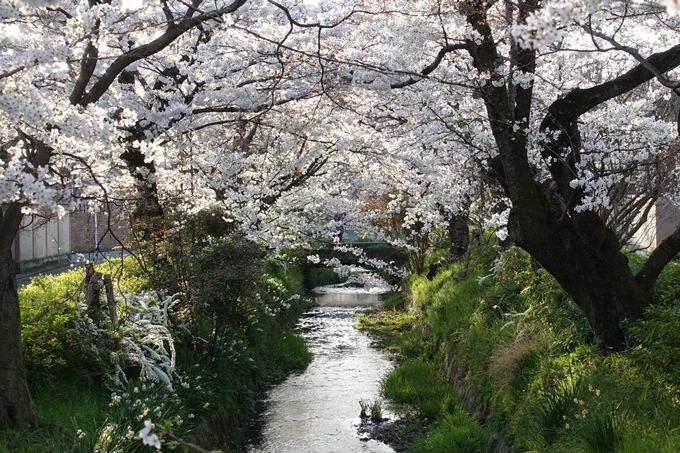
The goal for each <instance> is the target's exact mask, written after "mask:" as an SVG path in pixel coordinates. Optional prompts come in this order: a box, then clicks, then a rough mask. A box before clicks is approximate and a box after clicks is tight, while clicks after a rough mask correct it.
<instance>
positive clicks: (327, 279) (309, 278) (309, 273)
mask: <svg viewBox="0 0 680 453" xmlns="http://www.w3.org/2000/svg"><path fill="white" fill-rule="evenodd" d="M343 281H344V279H343V278H342V277H340V276H339V275H338V274H336V273H335V271H334V270H333V269H328V268H326V267H308V268H306V269H305V287H306V288H307V289H308V290H311V289H314V288H316V287H318V286H327V285H336V284H338V283H342V282H343Z"/></svg>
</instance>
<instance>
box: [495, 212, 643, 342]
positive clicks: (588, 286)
mask: <svg viewBox="0 0 680 453" xmlns="http://www.w3.org/2000/svg"><path fill="white" fill-rule="evenodd" d="M582 215H583V217H592V218H591V219H589V220H590V221H591V222H592V223H591V234H583V233H579V228H578V227H576V226H575V225H574V224H575V223H581V224H583V223H584V220H588V219H583V218H568V219H567V218H563V219H562V220H561V221H560V220H559V218H557V219H553V220H557V221H553V222H550V223H549V224H548V225H547V226H546V227H545V233H546V234H545V235H538V236H536V235H529V234H524V233H523V231H522V230H523V227H522V224H524V225H526V224H527V222H531V220H530V219H524V220H522V219H520V217H521V216H522V215H521V214H518V213H517V211H515V210H513V212H512V214H511V217H510V222H509V225H508V226H509V231H510V234H511V237H512V239H513V240H514V241H515V242H516V243H517V245H519V246H520V247H522V248H524V249H525V250H526V251H527V252H529V254H530V255H531V256H532V257H534V258H535V259H536V260H537V261H538V262H539V263H540V264H541V266H543V267H544V268H545V269H546V270H547V271H548V272H549V273H550V274H551V275H553V276H554V277H555V279H556V280H557V281H558V282H559V284H560V285H561V286H562V288H563V289H564V290H565V291H566V292H567V293H568V294H569V295H570V296H571V297H572V299H573V300H574V302H575V303H576V305H578V307H579V308H580V309H581V311H583V313H584V315H585V317H586V319H587V320H588V323H589V325H590V328H591V330H592V332H593V335H594V337H595V342H596V344H597V345H598V347H599V348H600V350H601V351H603V352H611V351H617V350H620V349H622V348H624V347H625V345H626V337H625V334H624V332H623V330H622V329H621V327H620V325H619V324H620V322H621V321H622V320H624V319H637V318H639V317H641V316H642V315H643V313H644V310H645V308H646V307H647V305H648V304H649V303H650V302H651V299H650V298H649V297H648V295H647V293H646V292H645V291H644V290H643V289H642V288H641V287H640V286H639V285H638V284H637V282H636V281H635V277H634V276H633V274H632V272H631V271H630V268H629V267H628V259H627V258H626V256H625V255H624V254H623V253H621V250H620V245H619V242H618V239H617V238H616V235H615V234H614V232H613V231H611V230H610V229H609V228H607V227H606V226H605V225H604V224H603V223H602V222H601V221H600V220H599V218H597V215H595V214H594V213H590V212H588V213H582ZM595 219H597V221H594V220H595ZM583 227H584V225H581V228H583Z"/></svg>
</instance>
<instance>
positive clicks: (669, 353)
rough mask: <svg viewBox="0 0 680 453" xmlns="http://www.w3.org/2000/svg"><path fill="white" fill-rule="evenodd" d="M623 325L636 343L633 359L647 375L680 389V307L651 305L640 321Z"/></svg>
mask: <svg viewBox="0 0 680 453" xmlns="http://www.w3.org/2000/svg"><path fill="white" fill-rule="evenodd" d="M626 326H627V331H628V334H629V335H630V336H631V337H633V338H634V339H635V340H636V341H637V342H638V345H637V346H636V347H635V348H633V351H632V357H633V358H634V359H635V360H636V361H637V362H638V363H639V364H640V366H641V367H643V368H644V369H646V370H647V371H648V372H651V373H654V374H656V375H659V376H664V377H665V380H666V381H667V382H668V384H670V385H672V386H673V387H675V388H676V389H677V388H680V305H659V304H655V305H650V306H649V307H648V308H647V310H646V311H645V316H644V317H643V318H642V319H639V320H637V321H634V322H629V323H627V324H626Z"/></svg>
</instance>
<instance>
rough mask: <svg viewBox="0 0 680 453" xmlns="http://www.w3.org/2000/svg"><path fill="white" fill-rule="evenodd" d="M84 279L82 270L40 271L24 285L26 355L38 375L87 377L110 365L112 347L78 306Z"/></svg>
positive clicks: (34, 375)
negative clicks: (98, 334)
mask: <svg viewBox="0 0 680 453" xmlns="http://www.w3.org/2000/svg"><path fill="white" fill-rule="evenodd" d="M84 279H85V273H84V272H83V271H82V270H71V271H68V272H64V273H62V274H59V275H57V276H51V275H39V276H37V277H35V278H33V279H32V281H31V283H30V284H28V285H26V286H25V287H24V288H23V289H21V290H20V291H19V303H20V307H21V324H22V332H21V336H22V342H23V348H24V359H25V361H26V367H27V370H28V372H29V376H30V377H31V378H32V379H36V378H38V377H40V378H42V379H44V378H46V374H49V375H64V376H66V375H68V376H70V377H72V378H75V379H82V378H87V377H88V376H90V375H100V374H102V373H103V372H104V371H105V370H106V368H107V366H108V363H107V362H108V357H109V353H110V351H109V350H107V349H106V348H105V347H103V345H102V344H101V342H99V341H98V339H97V338H96V337H95V336H94V335H93V332H92V331H91V330H90V329H88V325H89V321H88V319H87V317H86V316H85V314H84V311H82V310H78V309H77V305H78V304H79V303H81V301H82V298H83V288H84Z"/></svg>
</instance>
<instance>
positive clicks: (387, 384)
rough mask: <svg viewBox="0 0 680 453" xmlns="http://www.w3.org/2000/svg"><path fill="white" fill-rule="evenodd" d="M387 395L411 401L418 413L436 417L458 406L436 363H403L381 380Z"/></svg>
mask: <svg viewBox="0 0 680 453" xmlns="http://www.w3.org/2000/svg"><path fill="white" fill-rule="evenodd" d="M380 385H381V388H382V392H383V394H384V395H385V397H387V398H389V399H391V400H392V401H394V402H396V403H409V404H410V405H412V406H413V407H414V408H415V410H416V412H417V413H418V415H419V416H421V417H427V418H434V417H437V416H439V415H441V414H445V413H449V412H451V411H453V410H455V409H456V407H457V404H456V398H455V396H454V394H453V390H452V389H451V387H450V386H448V385H446V383H445V380H444V379H442V378H441V374H440V372H439V371H438V370H437V368H436V366H435V365H434V364H433V363H425V362H422V361H420V360H413V361H409V362H406V363H403V364H402V365H400V366H399V367H397V368H395V369H394V370H392V371H391V372H389V373H388V374H387V376H385V378H384V379H383V380H382V381H381V382H380Z"/></svg>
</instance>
